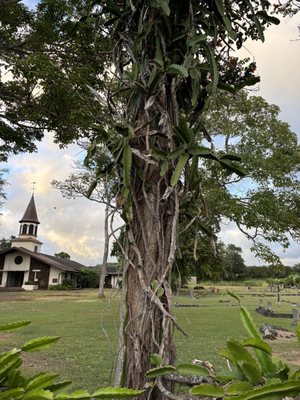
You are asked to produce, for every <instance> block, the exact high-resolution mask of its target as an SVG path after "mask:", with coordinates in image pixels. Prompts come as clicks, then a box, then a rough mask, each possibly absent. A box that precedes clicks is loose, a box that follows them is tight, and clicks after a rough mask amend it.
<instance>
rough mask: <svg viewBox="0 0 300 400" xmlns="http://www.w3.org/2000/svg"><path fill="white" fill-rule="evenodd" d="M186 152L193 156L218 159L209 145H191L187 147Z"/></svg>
mask: <svg viewBox="0 0 300 400" xmlns="http://www.w3.org/2000/svg"><path fill="white" fill-rule="evenodd" d="M188 152H189V154H191V155H193V156H199V157H203V158H209V159H211V160H218V157H217V156H216V155H215V154H214V153H213V152H212V150H211V149H210V148H209V147H204V146H197V145H193V146H189V147H188Z"/></svg>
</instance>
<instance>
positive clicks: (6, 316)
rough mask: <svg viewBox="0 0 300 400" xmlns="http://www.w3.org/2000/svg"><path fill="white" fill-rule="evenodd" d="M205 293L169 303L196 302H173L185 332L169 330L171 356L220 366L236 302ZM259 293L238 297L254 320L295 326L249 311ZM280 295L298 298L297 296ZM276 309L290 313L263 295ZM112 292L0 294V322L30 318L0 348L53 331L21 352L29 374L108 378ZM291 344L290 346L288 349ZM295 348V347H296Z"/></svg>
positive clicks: (97, 381) (278, 347)
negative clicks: (47, 343) (46, 341)
mask: <svg viewBox="0 0 300 400" xmlns="http://www.w3.org/2000/svg"><path fill="white" fill-rule="evenodd" d="M224 290H225V289H223V291H222V292H221V293H219V294H218V295H207V296H204V297H201V298H200V299H191V298H189V297H176V298H175V299H174V304H175V303H178V304H195V305H199V306H200V307H182V308H179V307H178V308H177V307H174V313H175V315H176V317H177V321H178V323H179V325H180V326H181V327H182V328H183V329H184V330H185V331H186V332H187V334H188V337H185V336H183V335H182V334H181V333H179V332H175V343H176V346H177V361H178V362H190V361H191V360H192V359H194V358H197V359H200V360H209V361H210V362H212V363H213V364H214V365H217V366H218V368H221V367H223V366H224V367H225V363H224V361H223V360H222V359H221V357H220V356H219V355H218V354H219V351H220V350H221V349H222V348H224V346H225V344H226V340H227V339H228V338H233V337H234V338H240V337H243V336H245V335H246V332H245V330H244V328H243V326H242V323H241V321H240V317H239V307H238V304H237V302H236V301H235V300H234V299H232V298H230V297H229V296H225V295H224ZM260 298H261V297H255V296H251V295H250V294H245V295H243V297H242V302H243V304H244V305H246V306H247V307H248V309H249V310H250V312H251V313H252V315H253V317H254V318H255V320H256V321H257V323H258V324H261V323H263V322H268V323H271V324H273V325H275V326H281V327H283V328H287V329H290V330H292V331H295V327H292V326H291V319H273V318H272V319H268V318H265V317H263V316H261V315H259V314H257V313H256V312H255V308H256V307H257V306H258V305H259V299H260ZM282 300H287V301H291V302H293V301H294V302H295V303H297V302H299V303H300V296H299V297H297V296H295V297H286V298H285V297H284V296H282ZM264 301H265V304H267V302H268V301H271V302H272V304H273V309H274V310H276V311H278V312H291V309H292V308H293V306H292V305H291V304H290V303H285V302H283V303H281V304H279V305H277V304H276V297H275V296H273V297H266V298H265V299H264ZM118 306H119V298H118V297H111V298H110V297H109V295H108V296H107V298H106V299H105V300H99V299H98V298H97V291H96V290H84V291H78V292H71V293H55V292H34V293H33V292H31V293H28V292H26V293H24V292H22V293H0V308H1V312H0V324H1V323H7V322H13V321H18V320H31V321H32V324H31V325H29V326H28V327H26V328H24V329H23V330H20V331H16V332H11V333H6V334H1V335H0V351H5V350H7V349H9V348H11V347H12V346H18V345H21V344H22V343H24V342H25V341H27V340H30V339H32V338H36V337H39V336H52V335H59V336H61V339H60V341H59V342H57V344H55V345H53V346H52V347H50V348H49V349H47V350H43V351H41V352H38V353H31V354H26V357H25V362H24V370H25V373H26V374H32V373H35V372H37V371H41V370H48V371H53V372H58V373H60V376H61V378H63V379H71V380H72V381H73V388H74V389H77V388H80V387H81V388H82V387H85V388H87V389H89V390H93V389H96V388H97V387H100V386H107V385H109V384H111V383H113V367H114V361H115V359H116V351H117V334H118V320H119V316H118ZM271 344H272V347H273V349H274V351H275V352H276V353H278V354H280V355H281V356H284V357H285V358H286V359H287V360H288V361H289V362H290V363H291V364H293V363H294V362H295V359H297V355H298V354H300V352H299V351H298V347H297V345H296V343H295V341H294V342H292V343H291V342H286V341H283V342H279V341H276V342H273V343H271ZM291 349H292V350H291ZM299 350H300V349H299Z"/></svg>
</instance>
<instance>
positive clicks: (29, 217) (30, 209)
mask: <svg viewBox="0 0 300 400" xmlns="http://www.w3.org/2000/svg"><path fill="white" fill-rule="evenodd" d="M19 222H34V223H35V224H39V223H40V221H39V220H38V216H37V212H36V207H35V202H34V196H33V195H32V196H31V199H30V201H29V203H28V206H27V208H26V211H25V213H24V215H23V217H22V218H21V219H20V221H19Z"/></svg>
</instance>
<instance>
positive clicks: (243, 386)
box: [225, 381, 253, 396]
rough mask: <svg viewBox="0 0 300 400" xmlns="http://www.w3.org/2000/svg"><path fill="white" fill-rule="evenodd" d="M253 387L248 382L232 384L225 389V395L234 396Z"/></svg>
mask: <svg viewBox="0 0 300 400" xmlns="http://www.w3.org/2000/svg"><path fill="white" fill-rule="evenodd" d="M252 388H253V386H252V385H251V384H250V383H249V382H243V381H240V382H233V383H231V384H230V385H228V386H227V387H226V388H225V392H226V395H233V396H236V395H238V394H240V393H244V392H248V391H249V390H251V389H252Z"/></svg>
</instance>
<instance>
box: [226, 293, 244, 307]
mask: <svg viewBox="0 0 300 400" xmlns="http://www.w3.org/2000/svg"><path fill="white" fill-rule="evenodd" d="M226 292H227V294H229V296H231V297H232V298H234V299H235V300H237V301H238V302H239V304H241V299H240V298H239V296H238V295H237V294H235V293H233V292H230V291H229V290H227V289H226Z"/></svg>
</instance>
